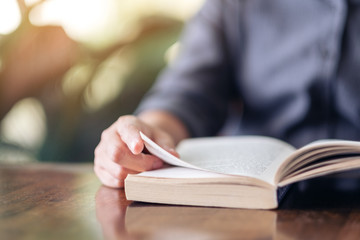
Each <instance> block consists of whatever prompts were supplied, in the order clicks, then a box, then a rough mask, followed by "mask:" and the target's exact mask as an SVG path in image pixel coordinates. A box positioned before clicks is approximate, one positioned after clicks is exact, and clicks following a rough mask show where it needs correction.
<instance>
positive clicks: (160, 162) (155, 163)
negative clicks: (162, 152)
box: [152, 161, 164, 169]
mask: <svg viewBox="0 0 360 240" xmlns="http://www.w3.org/2000/svg"><path fill="white" fill-rule="evenodd" d="M163 165H164V163H163V161H155V162H154V163H153V165H152V168H153V169H158V168H161V167H162V166H163Z"/></svg>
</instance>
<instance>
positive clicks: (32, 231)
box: [0, 164, 360, 240]
mask: <svg viewBox="0 0 360 240" xmlns="http://www.w3.org/2000/svg"><path fill="white" fill-rule="evenodd" d="M358 179H359V178H358V177H357V176H356V177H350V178H349V177H346V178H344V177H339V176H337V177H331V178H318V179H313V180H308V181H305V182H302V183H300V184H296V185H294V186H293V187H292V189H291V190H290V192H289V193H288V195H287V197H286V198H285V199H284V201H283V202H282V203H281V205H280V208H279V209H277V210H273V211H268V210H244V209H226V208H206V207H191V206H169V205H156V204H145V203H132V202H129V201H127V200H126V198H125V195H124V191H123V190H117V189H110V188H107V187H104V186H101V184H100V183H99V181H98V180H97V178H96V176H95V175H94V174H93V171H92V165H90V164H85V165H71V164H67V165H60V164H35V165H34V164H33V165H15V166H14V165H0V236H1V237H0V238H1V239H104V238H105V239H190V240H191V239H200V240H201V239H358V238H359V237H360V190H359V189H360V188H359V186H360V185H359V180H358Z"/></svg>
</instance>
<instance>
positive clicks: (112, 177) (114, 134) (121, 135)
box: [94, 115, 178, 188]
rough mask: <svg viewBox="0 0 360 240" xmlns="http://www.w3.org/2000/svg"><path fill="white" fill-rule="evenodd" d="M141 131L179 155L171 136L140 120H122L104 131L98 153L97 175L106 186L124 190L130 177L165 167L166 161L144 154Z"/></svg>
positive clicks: (128, 116) (132, 118) (96, 152)
mask: <svg viewBox="0 0 360 240" xmlns="http://www.w3.org/2000/svg"><path fill="white" fill-rule="evenodd" d="M140 131H142V132H143V133H144V134H145V135H147V136H148V137H150V138H151V139H152V140H153V141H155V142H156V143H157V144H159V145H160V146H161V147H163V148H164V149H165V150H167V151H169V152H170V153H171V154H173V155H178V154H177V153H176V152H175V150H174V147H175V141H174V139H173V138H172V137H171V136H170V135H169V134H168V133H166V132H165V131H163V130H161V129H160V128H157V127H153V126H151V125H149V124H147V123H145V122H144V121H142V120H141V119H140V118H138V117H135V116H131V115H127V116H122V117H120V118H119V119H118V120H117V121H116V122H115V123H114V124H112V125H111V126H110V127H109V128H108V129H106V130H105V131H103V133H102V135H101V140H100V143H99V144H98V146H97V147H96V149H95V160H94V164H95V165H94V171H95V173H96V175H97V176H98V177H99V179H100V181H101V182H102V183H103V184H104V185H106V186H109V187H114V188H121V187H123V186H124V179H125V178H126V176H127V175H128V174H129V173H138V172H142V171H147V170H152V169H158V168H161V167H162V166H163V164H164V163H163V161H162V160H160V159H159V158H158V157H156V156H153V155H150V154H147V153H145V152H144V148H145V145H144V141H143V140H142V139H141V137H140V133H139V132H140Z"/></svg>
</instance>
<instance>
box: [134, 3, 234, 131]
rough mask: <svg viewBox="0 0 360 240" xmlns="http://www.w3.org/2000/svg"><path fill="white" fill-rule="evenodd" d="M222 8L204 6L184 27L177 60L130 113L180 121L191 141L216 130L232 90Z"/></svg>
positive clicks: (224, 116) (217, 4) (221, 123)
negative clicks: (160, 113) (161, 115)
mask: <svg viewBox="0 0 360 240" xmlns="http://www.w3.org/2000/svg"><path fill="white" fill-rule="evenodd" d="M225 2H226V1H223V0H210V1H207V2H205V4H204V5H203V7H202V8H201V9H200V11H199V12H198V13H197V14H196V15H195V16H194V17H193V18H192V19H191V20H190V21H189V22H188V24H187V26H186V27H185V29H184V32H183V35H182V38H181V41H180V43H181V47H180V52H179V55H178V57H177V59H176V60H175V61H174V62H173V63H172V64H171V65H170V66H168V67H167V68H166V69H165V70H164V71H163V73H162V74H161V75H160V77H159V78H158V80H157V81H156V83H155V84H154V86H153V87H152V88H151V89H150V91H149V92H148V93H147V94H146V96H145V97H144V99H143V101H142V102H141V103H140V105H139V107H138V109H137V111H136V113H139V112H142V111H145V110H154V109H157V110H165V111H168V112H170V113H172V114H174V115H175V116H177V117H178V118H179V119H180V120H181V121H183V123H184V124H185V125H186V126H187V128H188V130H189V132H190V133H191V135H192V137H199V136H206V135H214V134H216V133H217V132H218V131H219V130H220V128H221V127H222V125H223V124H224V122H225V119H226V115H227V110H228V102H229V99H230V98H231V96H232V90H233V88H234V87H233V86H231V85H232V84H233V83H232V82H233V81H232V69H231V63H230V59H229V55H230V54H229V50H228V48H227V45H226V39H225V33H224V29H225V28H224V26H223V20H222V19H223V14H224V11H223V10H224V4H225Z"/></svg>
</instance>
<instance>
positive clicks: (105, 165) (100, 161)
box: [95, 157, 138, 180]
mask: <svg viewBox="0 0 360 240" xmlns="http://www.w3.org/2000/svg"><path fill="white" fill-rule="evenodd" d="M95 165H96V166H98V167H100V168H102V169H104V170H105V171H107V172H108V173H109V174H110V175H111V176H112V177H114V178H117V179H120V180H122V179H125V178H126V176H127V174H129V173H138V172H137V171H133V170H131V169H126V168H124V167H123V166H120V165H119V164H117V163H115V162H113V161H109V160H108V159H106V158H101V157H98V158H95Z"/></svg>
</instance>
